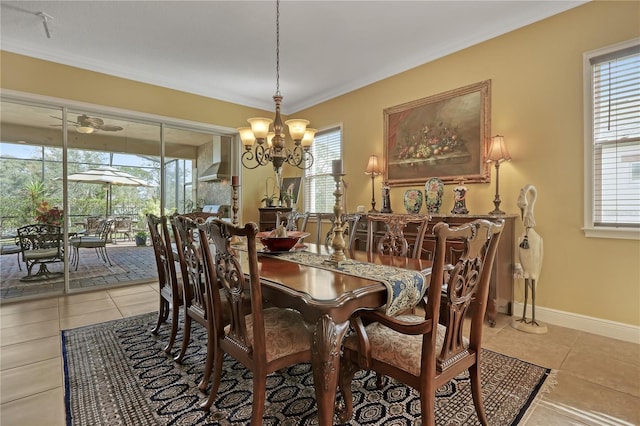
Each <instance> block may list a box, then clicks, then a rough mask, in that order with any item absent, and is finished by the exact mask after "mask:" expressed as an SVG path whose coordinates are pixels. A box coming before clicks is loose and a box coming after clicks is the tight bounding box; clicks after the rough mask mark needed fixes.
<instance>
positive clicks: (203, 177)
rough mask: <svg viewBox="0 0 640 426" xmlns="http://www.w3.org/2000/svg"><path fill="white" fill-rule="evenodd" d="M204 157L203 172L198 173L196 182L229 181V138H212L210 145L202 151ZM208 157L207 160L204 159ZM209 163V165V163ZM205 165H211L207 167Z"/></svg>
mask: <svg viewBox="0 0 640 426" xmlns="http://www.w3.org/2000/svg"><path fill="white" fill-rule="evenodd" d="M203 155H204V157H205V160H204V163H205V165H204V166H203V169H204V171H202V172H199V173H198V182H220V181H221V180H231V167H230V164H229V163H230V161H231V138H230V137H227V136H214V138H213V141H212V143H211V144H209V145H208V146H206V147H205V150H204V151H203ZM206 157H208V158H206ZM208 159H210V160H209V161H210V162H211V163H209V161H207V160H208ZM206 164H211V165H210V166H209V167H207V166H206Z"/></svg>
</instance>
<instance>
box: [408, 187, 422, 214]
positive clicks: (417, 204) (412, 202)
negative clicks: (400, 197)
mask: <svg viewBox="0 0 640 426" xmlns="http://www.w3.org/2000/svg"><path fill="white" fill-rule="evenodd" d="M404 208H405V209H406V210H407V213H409V214H416V213H420V209H421V208H422V191H420V190H419V189H408V190H406V191H405V193H404Z"/></svg>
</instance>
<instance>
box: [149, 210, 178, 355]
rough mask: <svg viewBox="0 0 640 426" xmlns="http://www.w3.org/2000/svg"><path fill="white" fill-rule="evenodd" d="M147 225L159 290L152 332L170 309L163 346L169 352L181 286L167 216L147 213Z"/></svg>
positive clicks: (171, 346) (174, 328) (173, 339)
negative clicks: (169, 321) (154, 324)
mask: <svg viewBox="0 0 640 426" xmlns="http://www.w3.org/2000/svg"><path fill="white" fill-rule="evenodd" d="M147 225H148V227H149V236H150V238H151V243H152V245H153V252H154V254H155V258H156V267H157V269H158V285H159V290H160V307H159V309H158V322H157V324H156V326H155V328H154V329H153V330H152V332H153V333H154V334H157V333H158V331H159V329H160V324H161V323H163V322H164V321H166V320H167V318H168V316H169V310H171V311H172V318H171V332H170V335H169V343H168V344H167V346H166V347H165V352H167V353H170V352H171V349H172V348H173V343H174V342H175V338H176V333H177V329H178V313H179V311H180V306H182V286H181V285H180V283H179V282H178V278H177V274H176V266H175V261H174V258H173V250H172V247H171V237H170V235H169V227H168V225H167V217H166V216H161V217H158V216H155V215H153V214H151V213H148V214H147Z"/></svg>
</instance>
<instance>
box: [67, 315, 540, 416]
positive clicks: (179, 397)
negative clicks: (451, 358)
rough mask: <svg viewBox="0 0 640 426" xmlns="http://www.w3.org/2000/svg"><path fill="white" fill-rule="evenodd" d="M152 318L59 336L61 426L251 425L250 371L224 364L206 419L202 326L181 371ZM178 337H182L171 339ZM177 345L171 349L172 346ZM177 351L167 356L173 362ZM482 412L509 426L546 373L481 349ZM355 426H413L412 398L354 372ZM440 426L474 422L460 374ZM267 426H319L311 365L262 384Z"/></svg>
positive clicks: (444, 401) (416, 408)
mask: <svg viewBox="0 0 640 426" xmlns="http://www.w3.org/2000/svg"><path fill="white" fill-rule="evenodd" d="M155 318H156V314H155V313H153V314H145V315H140V316H137V317H131V318H126V319H122V320H117V321H111V322H107V323H102V324H97V325H93V326H88V327H82V328H77V329H72V330H64V331H63V332H62V348H63V357H64V370H65V405H66V411H67V425H69V426H71V425H110V426H111V425H137V426H142V425H246V424H249V420H250V417H251V400H252V398H251V394H252V391H251V380H250V379H251V373H249V372H248V371H247V370H246V369H244V368H243V367H242V365H240V364H238V363H237V362H235V361H233V360H232V359H230V358H225V361H224V366H223V368H224V371H223V374H222V383H221V385H220V390H219V393H218V399H217V401H216V402H215V404H214V406H213V407H212V409H211V412H203V411H201V410H199V409H198V404H199V402H201V401H202V400H203V399H204V395H203V394H202V393H200V392H199V391H198V389H197V384H198V383H199V382H200V379H201V377H202V370H203V365H204V358H205V355H206V346H205V341H206V333H205V331H204V329H203V328H202V327H200V326H196V327H195V330H194V331H193V332H192V342H191V345H190V347H189V351H188V353H187V356H186V357H185V359H184V362H183V364H182V365H180V364H177V363H175V362H174V361H173V360H172V359H171V357H169V356H168V355H166V354H165V353H164V352H163V351H162V348H163V346H164V345H165V342H166V341H167V333H168V329H169V325H168V324H167V325H165V326H163V327H162V329H161V333H159V335H158V336H157V337H155V336H153V335H152V334H151V333H150V331H149V330H151V328H152V327H153V325H154V323H155ZM179 337H181V336H179ZM180 342H181V339H178V341H177V344H176V346H177V347H179V345H180ZM177 349H178V348H174V354H175V353H177ZM483 357H484V358H483V361H484V362H483V366H482V385H483V392H484V394H483V395H484V404H485V408H486V411H487V416H488V419H489V423H490V424H492V425H499V426H504V425H517V424H518V423H519V421H520V420H521V419H522V417H523V416H524V415H525V413H526V411H527V408H529V407H530V405H531V404H532V403H533V402H534V400H535V398H536V396H537V395H538V394H539V393H540V391H541V389H542V387H543V385H544V384H545V382H546V381H548V380H547V379H548V377H549V375H550V374H551V370H549V369H547V368H542V367H539V366H536V365H533V364H529V363H527V362H524V361H521V360H518V359H515V358H511V357H508V356H505V355H501V354H498V353H495V352H491V351H488V350H484V352H483ZM353 389H354V392H353V395H354V417H353V419H352V421H351V423H350V424H353V425H365V424H366V425H417V424H420V403H419V399H418V398H419V397H418V393H417V392H416V391H414V390H413V389H411V388H408V387H407V386H404V385H402V384H399V383H397V382H395V381H393V380H391V379H387V382H386V386H385V387H384V389H382V390H376V388H375V376H374V375H373V373H370V372H360V373H358V374H357V375H356V377H355V379H354V381H353ZM436 413H437V415H436V423H437V424H438V425H476V424H479V422H478V420H477V417H476V414H475V410H474V408H473V401H472V398H471V391H470V382H469V379H468V378H467V377H465V376H459V377H457V378H456V379H454V380H453V381H451V382H450V383H449V384H448V385H446V386H444V387H442V388H441V389H439V390H438V392H437V402H436ZM263 424H265V425H292V426H293V425H312V424H317V415H316V404H315V396H314V388H313V378H312V374H311V366H310V365H309V364H301V365H297V366H294V367H291V368H289V369H287V370H285V371H283V372H281V374H275V373H274V374H272V375H270V376H269V377H268V379H267V403H266V407H265V416H264V423H263Z"/></svg>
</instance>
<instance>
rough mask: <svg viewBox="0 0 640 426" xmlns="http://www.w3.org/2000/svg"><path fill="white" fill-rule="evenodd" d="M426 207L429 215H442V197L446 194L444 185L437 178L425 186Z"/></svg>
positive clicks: (433, 178)
mask: <svg viewBox="0 0 640 426" xmlns="http://www.w3.org/2000/svg"><path fill="white" fill-rule="evenodd" d="M424 194H425V205H426V206H427V213H429V214H438V213H440V206H441V205H442V195H443V194H444V183H443V182H442V181H441V180H440V179H438V178H437V177H432V178H429V179H428V180H427V182H426V183H425V184H424Z"/></svg>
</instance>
